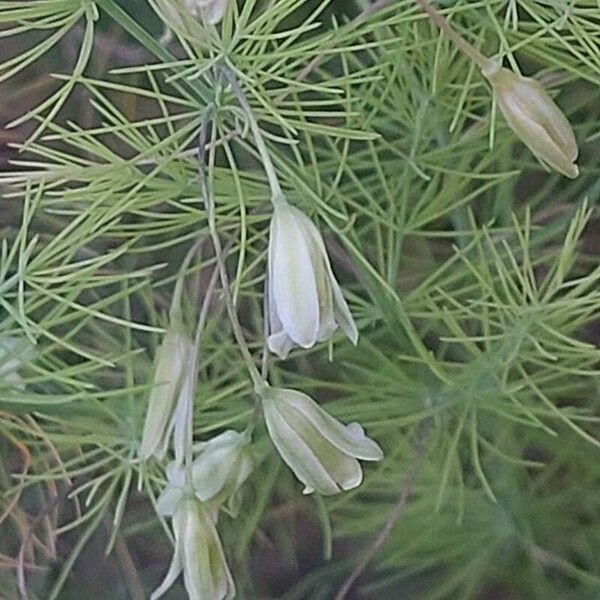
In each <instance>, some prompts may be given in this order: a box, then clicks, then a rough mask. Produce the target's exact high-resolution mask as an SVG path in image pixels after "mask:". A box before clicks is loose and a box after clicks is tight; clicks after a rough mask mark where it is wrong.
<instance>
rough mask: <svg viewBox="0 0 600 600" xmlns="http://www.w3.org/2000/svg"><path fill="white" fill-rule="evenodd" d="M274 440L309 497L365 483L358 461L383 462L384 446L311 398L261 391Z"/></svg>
mask: <svg viewBox="0 0 600 600" xmlns="http://www.w3.org/2000/svg"><path fill="white" fill-rule="evenodd" d="M257 391H258V393H259V394H260V396H261V398H262V406H263V410H264V414H265V420H266V423H267V429H268V430H269V435H270V436H271V439H272V440H273V443H274V444H275V447H276V448H277V450H278V451H279V454H280V455H281V458H283V460H284V461H285V462H286V463H287V465H288V466H289V467H290V469H291V470H292V471H293V472H294V475H296V477H297V478H298V479H299V480H300V481H301V482H302V483H304V484H305V486H306V487H305V488H304V493H305V494H310V493H311V492H314V491H317V492H319V493H320V494H323V495H332V494H337V493H338V492H341V491H342V490H350V489H352V488H355V487H357V486H358V485H360V483H361V482H362V468H361V466H360V463H359V462H358V459H360V460H368V461H377V460H381V459H382V458H383V452H382V451H381V448H380V447H379V445H378V444H377V443H376V442H374V441H373V440H372V439H370V438H368V437H367V436H366V435H365V432H364V430H363V428H362V427H361V426H360V425H359V424H358V423H351V424H350V425H343V424H342V423H340V422H339V421H338V420H336V419H334V418H333V417H332V416H331V415H329V414H328V413H327V412H326V411H325V410H323V409H322V408H321V407H320V406H319V405H318V404H317V403H316V402H315V401H314V400H313V399H312V398H310V396H307V395H306V394H303V393H302V392H298V391H296V390H289V389H281V388H271V387H269V386H268V385H266V384H265V386H264V388H262V389H260V390H257Z"/></svg>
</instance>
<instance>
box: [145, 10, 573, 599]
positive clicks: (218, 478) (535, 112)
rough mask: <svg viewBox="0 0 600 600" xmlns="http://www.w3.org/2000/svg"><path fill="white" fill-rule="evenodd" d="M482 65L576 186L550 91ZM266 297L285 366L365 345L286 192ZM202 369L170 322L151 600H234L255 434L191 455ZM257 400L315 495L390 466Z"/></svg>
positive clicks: (304, 416) (154, 423) (306, 406)
mask: <svg viewBox="0 0 600 600" xmlns="http://www.w3.org/2000/svg"><path fill="white" fill-rule="evenodd" d="M180 4H181V5H180V7H179V9H180V10H181V9H183V10H187V11H188V12H189V13H190V14H192V15H193V16H195V17H197V18H199V19H201V20H202V21H203V22H204V23H206V24H216V23H218V22H219V21H220V20H221V19H222V18H223V16H224V15H225V12H226V10H227V0H181V2H180ZM177 10H178V9H175V8H173V6H172V5H171V8H170V9H169V11H170V12H169V11H167V13H168V14H170V15H171V17H172V18H175V17H176V13H177ZM480 66H481V67H482V73H483V75H484V76H485V77H486V78H487V80H488V81H489V83H490V85H491V87H492V90H493V93H494V98H495V100H496V102H497V104H498V106H499V107H500V110H501V112H502V114H503V115H504V117H505V119H506V121H507V122H508V124H509V126H510V127H511V128H512V129H513V131H515V133H516V134H517V135H518V136H519V137H520V138H521V139H522V140H523V142H524V143H525V144H526V145H527V146H528V147H529V148H530V150H531V151H532V152H533V153H534V154H535V155H536V157H537V158H538V159H539V160H540V161H541V162H542V163H544V164H546V165H548V166H550V167H552V168H553V169H555V170H557V171H559V172H561V173H562V174H564V175H566V176H568V177H576V176H577V175H578V168H577V165H576V164H575V161H576V159H577V155H578V148H577V143H576V139H575V135H574V134H573V130H572V128H571V126H570V124H569V122H568V121H567V119H566V118H565V116H564V115H563V113H562V112H561V110H560V109H559V107H558V106H557V105H556V104H555V103H554V101H553V100H552V98H551V97H550V96H549V94H548V93H547V92H546V90H545V89H544V88H543V87H542V86H541V85H540V84H539V83H538V82H537V81H535V80H533V79H530V78H526V77H522V76H520V75H517V74H515V73H513V72H512V71H510V70H508V69H505V68H502V66H501V65H500V64H497V63H495V62H493V61H491V60H487V59H483V62H482V64H480ZM266 168H267V166H266ZM267 170H268V169H267ZM276 188H278V185H277V186H276ZM266 295H267V298H266V300H267V302H266V306H267V314H266V315H265V318H266V320H267V323H268V339H267V344H268V347H269V349H270V350H271V352H273V353H275V354H277V355H278V356H279V357H281V358H283V359H285V358H286V357H287V355H288V354H289V352H290V351H291V350H292V349H293V348H294V347H301V348H311V347H312V346H314V345H315V344H316V343H317V342H322V341H325V340H327V339H328V338H330V337H331V335H332V334H333V333H334V332H335V331H336V330H337V329H338V328H341V330H342V331H343V332H344V333H345V334H346V336H347V337H348V338H349V339H350V340H351V341H352V342H353V343H355V344H356V342H357V339H358V331H357V328H356V324H355V322H354V319H353V318H352V315H351V313H350V310H349V308H348V305H347V303H346V300H345V299H344V296H343V294H342V291H341V289H340V286H339V285H338V282H337V280H336V278H335V276H334V274H333V271H332V268H331V264H330V261H329V257H328V255H327V250H326V248H325V244H324V242H323V238H322V237H321V234H320V232H319V230H318V229H317V227H316V226H315V225H314V224H313V223H312V221H311V220H310V219H309V218H308V217H307V216H306V215H305V214H304V213H303V212H302V211H300V210H299V209H298V208H295V207H293V206H291V205H290V204H288V202H287V200H286V199H285V198H284V197H283V196H282V195H278V194H274V197H273V216H272V220H271V228H270V240H269V248H268V266H267V290H266ZM196 362H197V356H196V347H195V344H194V342H193V341H192V339H191V338H190V336H189V334H188V333H187V332H186V330H185V328H184V327H183V326H182V323H181V322H180V321H179V320H177V319H175V320H172V322H171V325H170V327H169V329H168V331H167V333H166V336H165V339H164V342H163V344H162V346H161V347H160V348H159V351H158V355H157V366H156V370H155V377H154V383H155V386H154V388H153V391H152V393H151V396H150V401H149V406H148V412H147V415H146V422H145V426H144V432H143V439H142V443H141V448H140V456H141V458H142V459H143V460H147V459H149V458H151V457H156V458H158V459H163V458H164V457H165V455H166V453H167V450H168V447H169V443H170V440H171V436H173V448H174V453H175V461H174V462H173V463H171V464H170V465H169V466H168V467H167V469H166V475H167V484H166V487H165V488H164V490H163V492H162V494H161V495H160V497H159V500H158V503H157V510H158V511H159V512H160V513H161V514H162V515H165V516H168V517H170V518H171V519H172V523H173V531H174V537H175V552H174V556H173V561H172V564H171V567H170V569H169V571H168V573H167V575H166V577H165V580H164V581H163V583H162V584H161V585H160V587H159V588H158V589H157V590H156V591H155V592H154V594H153V595H152V600H156V599H157V598H159V597H160V596H162V595H163V594H164V593H165V592H166V591H167V590H168V589H169V587H170V586H171V585H172V583H173V582H174V580H175V579H176V578H177V577H178V575H179V574H180V573H181V572H183V576H184V582H185V586H186V590H187V592H188V595H189V597H190V598H191V599H192V600H201V599H208V598H210V599H211V600H227V599H230V598H233V597H234V595H235V586H234V583H233V579H232V577H231V573H230V571H229V568H228V565H227V562H226V560H225V556H224V553H223V548H222V545H221V541H220V539H219V535H218V533H217V529H216V526H217V521H218V517H219V513H220V511H221V510H226V511H227V512H228V513H229V514H231V515H234V516H235V515H236V514H237V506H238V504H239V495H240V488H241V486H242V484H243V483H244V482H245V481H246V479H247V478H248V477H249V476H250V474H251V472H252V469H253V462H252V456H251V452H250V443H251V434H250V432H249V430H248V431H247V432H245V433H238V432H236V431H231V430H229V431H225V432H224V433H222V434H221V435H218V436H217V437H215V438H213V439H212V440H210V441H208V442H206V443H203V444H200V445H196V446H194V448H193V456H192V457H190V456H189V448H187V449H186V443H185V437H186V432H187V433H188V434H189V431H190V429H189V428H190V427H191V416H192V404H193V403H192V401H193V397H194V391H195V386H196V379H197V373H196ZM255 393H256V395H257V397H258V398H259V399H260V405H261V408H262V413H263V415H264V419H265V422H266V425H267V430H268V432H269V435H270V437H271V440H272V442H273V444H274V446H275V447H276V449H277V450H278V452H279V454H280V455H281V457H282V459H283V460H284V461H285V462H286V464H287V465H288V466H289V468H290V469H291V470H292V472H293V473H294V474H295V476H296V477H297V479H298V480H299V481H300V482H302V483H303V484H304V493H305V494H310V493H312V492H317V493H320V494H323V495H331V494H336V493H339V492H341V491H343V490H349V489H352V488H355V487H356V486H358V485H360V483H361V481H362V468H361V465H360V463H359V460H365V461H377V460H380V459H381V458H382V457H383V453H382V451H381V448H380V447H379V446H378V444H377V443H376V442H374V441H373V440H372V439H370V438H369V437H367V436H366V435H365V432H364V431H363V429H362V427H361V426H360V425H359V424H358V423H351V424H349V425H344V424H342V423H340V422H339V421H337V420H336V419H334V418H333V417H332V416H331V415H329V414H328V413H327V412H326V411H325V410H324V409H323V408H322V407H320V406H319V405H318V404H317V403H316V402H315V401H314V400H313V399H312V398H310V397H309V396H307V395H306V394H304V393H302V392H299V391H297V390H292V389H283V388H275V387H271V386H270V385H269V384H268V383H267V382H266V381H260V382H258V383H257V382H255ZM194 456H195V458H194ZM184 463H185V465H186V468H184Z"/></svg>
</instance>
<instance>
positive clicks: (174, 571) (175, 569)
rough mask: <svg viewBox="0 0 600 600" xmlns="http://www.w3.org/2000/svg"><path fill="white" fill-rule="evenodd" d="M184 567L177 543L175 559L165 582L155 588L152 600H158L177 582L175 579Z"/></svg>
mask: <svg viewBox="0 0 600 600" xmlns="http://www.w3.org/2000/svg"><path fill="white" fill-rule="evenodd" d="M182 569H183V566H182V564H181V549H180V546H179V544H175V551H174V553H173V559H172V560H171V565H170V566H169V570H168V571H167V574H166V575H165V578H164V579H163V582H162V583H161V584H160V585H159V586H158V587H157V588H156V589H155V590H154V592H152V595H151V596H150V600H158V599H159V598H160V597H161V596H163V595H164V594H165V593H166V592H167V591H168V590H169V588H170V587H171V586H172V585H173V584H174V583H175V580H176V579H177V577H178V576H179V573H181V571H182Z"/></svg>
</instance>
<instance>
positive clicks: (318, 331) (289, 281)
mask: <svg viewBox="0 0 600 600" xmlns="http://www.w3.org/2000/svg"><path fill="white" fill-rule="evenodd" d="M267 277H268V281H267V308H268V313H269V314H268V322H269V337H268V344H269V349H270V350H271V351H272V352H274V353H276V354H278V355H279V356H281V357H282V358H285V357H286V356H287V354H288V352H289V351H290V350H291V348H292V347H293V346H294V345H297V346H301V347H302V348H310V347H311V346H313V345H314V344H315V343H316V342H320V341H324V340H326V339H327V338H329V337H330V336H331V335H332V333H333V332H334V331H335V330H336V329H337V327H338V325H339V326H340V327H341V328H342V330H343V331H344V333H345V334H346V335H347V336H348V337H349V338H350V340H351V341H352V342H353V343H354V344H356V342H357V340H358V331H357V329H356V325H355V323H354V319H353V318H352V315H351V314H350V310H349V308H348V305H347V303H346V300H345V299H344V296H343V294H342V290H341V289H340V286H339V284H338V282H337V281H336V278H335V275H334V274H333V271H332V269H331V264H330V262H329V257H328V256H327V249H326V248H325V244H324V243H323V238H322V237H321V233H320V232H319V230H318V229H317V228H316V227H315V225H314V223H313V222H312V221H311V220H310V219H309V218H308V217H307V216H306V215H305V214H304V213H303V212H302V211H300V210H299V209H297V208H295V207H294V206H291V205H289V204H288V203H287V202H279V203H277V204H275V206H274V210H273V217H272V220H271V232H270V240H269V253H268V275H267Z"/></svg>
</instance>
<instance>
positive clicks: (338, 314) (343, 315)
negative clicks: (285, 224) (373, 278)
mask: <svg viewBox="0 0 600 600" xmlns="http://www.w3.org/2000/svg"><path fill="white" fill-rule="evenodd" d="M298 212H300V211H298ZM301 214H302V215H303V216H304V218H305V219H306V221H307V222H306V225H305V232H306V234H307V235H308V236H310V238H311V240H312V243H313V245H314V247H316V248H317V249H318V251H319V252H320V254H321V259H322V264H323V265H324V267H325V271H326V273H327V276H328V280H329V281H328V282H329V288H330V289H329V293H330V294H331V295H332V297H333V315H332V318H334V319H335V322H336V323H337V324H338V325H339V326H340V327H341V328H342V331H343V332H344V333H345V334H346V335H347V336H348V337H349V338H350V341H351V342H352V343H353V344H356V342H357V341H358V330H357V329H356V324H355V322H354V319H353V318H352V313H351V312H350V309H349V308H348V304H347V303H346V300H345V299H344V295H343V294H342V290H341V289H340V285H339V283H338V282H337V279H336V278H335V274H334V272H333V269H332V268H331V261H330V260H329V255H328V254H327V248H326V247H325V242H323V236H322V235H321V232H320V231H319V230H318V228H317V226H316V225H315V224H314V223H313V222H312V221H311V220H310V219H309V218H308V217H306V215H304V214H303V213H301ZM298 218H299V217H298ZM332 333H333V332H332ZM319 339H320V340H321V341H322V340H323V339H326V338H319Z"/></svg>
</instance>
